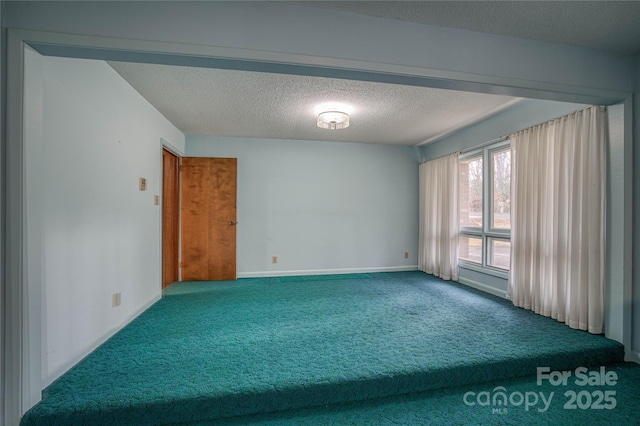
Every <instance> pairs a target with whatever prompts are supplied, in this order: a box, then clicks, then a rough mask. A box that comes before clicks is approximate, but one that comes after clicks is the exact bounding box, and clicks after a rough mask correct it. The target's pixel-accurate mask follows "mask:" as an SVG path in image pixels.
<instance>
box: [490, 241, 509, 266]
mask: <svg viewBox="0 0 640 426" xmlns="http://www.w3.org/2000/svg"><path fill="white" fill-rule="evenodd" d="M487 265H489V266H493V267H494V268H500V269H505V270H507V271H508V270H509V267H510V265H511V241H509V240H501V239H498V238H487Z"/></svg>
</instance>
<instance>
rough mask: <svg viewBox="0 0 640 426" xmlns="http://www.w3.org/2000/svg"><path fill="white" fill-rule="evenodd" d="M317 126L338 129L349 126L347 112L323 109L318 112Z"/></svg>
mask: <svg viewBox="0 0 640 426" xmlns="http://www.w3.org/2000/svg"><path fill="white" fill-rule="evenodd" d="M318 127H320V128H321V129H329V130H340V129H346V128H347V127H349V114H347V113H346V112H340V111H325V112H321V113H320V114H318Z"/></svg>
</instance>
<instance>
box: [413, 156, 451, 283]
mask: <svg viewBox="0 0 640 426" xmlns="http://www.w3.org/2000/svg"><path fill="white" fill-rule="evenodd" d="M419 230H420V240H419V252H418V267H419V269H420V270H421V271H423V272H426V273H428V274H433V275H436V276H438V277H440V278H442V279H444V280H457V279H458V154H453V155H449V156H447V157H444V158H440V159H437V160H432V161H428V162H426V163H423V164H421V165H420V225H419Z"/></svg>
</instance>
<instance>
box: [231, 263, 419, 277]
mask: <svg viewBox="0 0 640 426" xmlns="http://www.w3.org/2000/svg"><path fill="white" fill-rule="evenodd" d="M417 270H418V265H406V266H383V267H376V268H340V269H301V270H294V271H259V272H238V278H262V277H290V276H299V275H336V274H362V273H368V272H403V271H417Z"/></svg>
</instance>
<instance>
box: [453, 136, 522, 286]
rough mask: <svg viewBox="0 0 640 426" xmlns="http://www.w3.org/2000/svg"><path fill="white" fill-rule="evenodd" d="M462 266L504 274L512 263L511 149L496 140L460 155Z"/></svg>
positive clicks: (459, 254) (507, 144) (460, 247)
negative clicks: (491, 143)
mask: <svg viewBox="0 0 640 426" xmlns="http://www.w3.org/2000/svg"><path fill="white" fill-rule="evenodd" d="M459 194H460V195H459V197H460V198H459V209H460V211H459V214H460V238H459V246H458V247H459V248H458V258H459V260H460V261H461V264H462V266H464V267H471V268H472V269H474V268H482V270H483V271H484V272H489V273H492V274H497V275H504V273H505V272H506V271H508V270H509V266H510V263H511V240H510V237H511V150H510V146H509V142H508V141H505V142H499V143H496V144H493V145H490V146H487V147H485V148H482V149H478V150H475V151H472V152H469V153H466V154H464V155H461V156H460V163H459Z"/></svg>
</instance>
